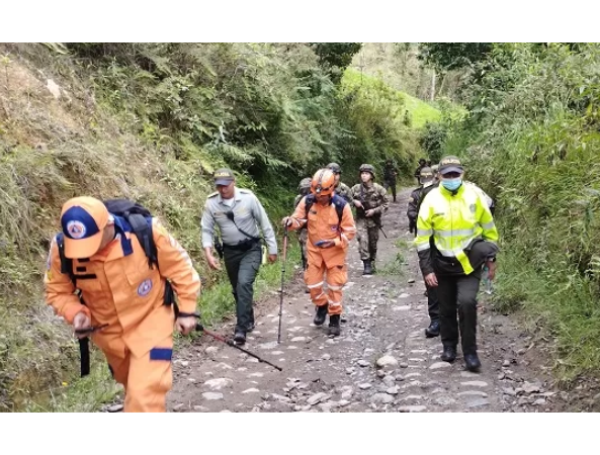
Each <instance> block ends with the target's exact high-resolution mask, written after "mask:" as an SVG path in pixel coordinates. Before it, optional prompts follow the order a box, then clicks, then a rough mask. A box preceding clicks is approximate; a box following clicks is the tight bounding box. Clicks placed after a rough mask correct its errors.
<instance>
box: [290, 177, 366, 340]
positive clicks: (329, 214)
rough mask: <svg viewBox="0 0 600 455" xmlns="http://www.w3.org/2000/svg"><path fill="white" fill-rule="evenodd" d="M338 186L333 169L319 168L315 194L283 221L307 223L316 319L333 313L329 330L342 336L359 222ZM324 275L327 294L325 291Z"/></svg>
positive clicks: (308, 275) (317, 321) (298, 224)
mask: <svg viewBox="0 0 600 455" xmlns="http://www.w3.org/2000/svg"><path fill="white" fill-rule="evenodd" d="M334 190H335V174H334V173H333V172H332V171H331V170H330V169H320V170H319V171H317V172H316V173H315V175H314V176H313V178H312V184H311V194H309V195H307V196H304V197H303V198H302V200H301V201H300V203H299V204H298V205H297V206H296V209H295V211H294V213H293V215H292V216H291V217H285V218H284V219H283V225H284V226H287V227H289V228H290V229H293V230H297V229H301V228H302V227H303V226H305V225H306V226H307V229H308V241H307V242H306V249H307V256H308V268H307V269H306V271H305V272H304V282H305V283H306V285H307V287H308V288H309V290H310V298H311V299H312V301H313V303H314V304H315V305H316V314H315V318H314V323H315V325H317V326H320V325H322V324H323V323H324V322H325V317H326V316H327V314H328V313H329V334H330V335H333V336H339V335H340V315H341V314H342V287H343V286H344V284H346V281H347V279H348V271H347V267H346V256H347V254H348V244H349V242H350V241H351V240H352V238H353V237H354V236H355V235H356V226H355V224H354V218H353V216H352V211H351V209H350V206H349V205H348V203H347V202H346V201H345V200H344V198H342V197H341V196H338V195H334V194H333V192H334ZM324 275H326V280H327V294H326V293H325V292H324V291H323V284H324V279H323V277H324Z"/></svg>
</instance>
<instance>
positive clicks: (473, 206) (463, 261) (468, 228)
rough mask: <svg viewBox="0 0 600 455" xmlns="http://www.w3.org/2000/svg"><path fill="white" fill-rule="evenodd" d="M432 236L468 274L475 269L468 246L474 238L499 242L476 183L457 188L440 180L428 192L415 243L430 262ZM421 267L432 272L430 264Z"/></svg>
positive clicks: (423, 256) (423, 204) (487, 208)
mask: <svg viewBox="0 0 600 455" xmlns="http://www.w3.org/2000/svg"><path fill="white" fill-rule="evenodd" d="M432 236H433V242H434V245H435V248H436V249H437V250H438V251H439V252H440V254H441V255H442V256H443V257H444V258H448V259H449V260H453V259H456V260H457V261H458V262H459V263H460V265H461V266H462V269H463V271H464V273H465V274H466V275H469V274H470V273H472V272H473V271H474V270H473V267H472V265H471V263H470V262H469V258H468V257H467V254H466V253H465V251H464V250H465V248H467V247H468V246H469V245H470V244H471V242H473V240H475V239H483V240H486V241H488V242H492V243H494V244H497V242H498V231H497V229H496V225H495V223H494V218H493V217H492V214H491V212H490V209H489V207H488V204H487V201H486V200H485V199H484V197H483V195H482V194H481V193H480V192H479V191H477V190H476V189H475V188H474V187H473V186H471V185H465V184H463V185H461V186H460V187H459V189H458V190H456V191H455V192H452V191H449V190H447V189H446V188H444V187H443V186H442V185H441V184H440V185H439V186H438V187H437V188H434V189H433V190H431V191H430V192H429V193H428V194H427V196H426V197H425V198H424V200H423V203H422V204H421V208H420V210H419V215H418V217H417V237H416V238H415V245H416V247H417V251H418V252H419V257H421V258H426V259H427V260H426V261H425V262H428V263H429V264H431V262H430V261H429V250H430V249H431V245H430V243H429V241H430V237H432ZM425 253H426V254H425ZM421 263H422V264H423V261H421ZM421 268H422V271H423V273H424V274H428V273H431V272H433V270H432V269H431V267H426V266H425V267H424V266H422V267H421ZM427 268H430V270H427Z"/></svg>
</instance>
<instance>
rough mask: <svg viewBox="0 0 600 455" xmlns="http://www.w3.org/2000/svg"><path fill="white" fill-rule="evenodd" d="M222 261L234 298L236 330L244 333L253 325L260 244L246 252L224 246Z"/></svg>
mask: <svg viewBox="0 0 600 455" xmlns="http://www.w3.org/2000/svg"><path fill="white" fill-rule="evenodd" d="M224 259H225V269H226V270H227V276H228V277H229V282H230V283H231V287H232V288H233V296H234V298H235V310H236V317H237V324H236V330H242V331H244V332H246V331H247V329H248V328H249V327H250V326H251V325H253V324H254V308H253V302H254V280H255V279H256V275H257V274H258V270H259V269H260V264H261V261H262V249H261V245H260V242H256V243H255V244H254V245H253V246H252V247H251V248H250V249H249V250H247V251H243V250H237V249H234V248H231V247H228V246H227V245H225V247H224Z"/></svg>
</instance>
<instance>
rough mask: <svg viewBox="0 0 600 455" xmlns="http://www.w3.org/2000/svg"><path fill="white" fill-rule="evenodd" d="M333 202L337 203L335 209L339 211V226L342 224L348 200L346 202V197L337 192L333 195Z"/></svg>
mask: <svg viewBox="0 0 600 455" xmlns="http://www.w3.org/2000/svg"><path fill="white" fill-rule="evenodd" d="M333 204H334V205H335V211H336V212H337V215H338V221H339V223H338V226H339V225H340V224H342V218H343V216H344V207H345V206H346V204H347V202H346V199H344V198H343V197H341V196H338V195H337V194H335V195H334V196H333Z"/></svg>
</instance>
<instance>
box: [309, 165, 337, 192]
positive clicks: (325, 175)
mask: <svg viewBox="0 0 600 455" xmlns="http://www.w3.org/2000/svg"><path fill="white" fill-rule="evenodd" d="M334 189H335V174H334V173H333V171H332V170H331V169H319V170H318V171H317V172H315V175H313V178H312V182H311V186H310V191H311V192H312V193H313V194H314V195H316V196H320V195H323V196H324V195H328V194H332V193H333V190H334Z"/></svg>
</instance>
